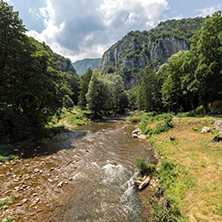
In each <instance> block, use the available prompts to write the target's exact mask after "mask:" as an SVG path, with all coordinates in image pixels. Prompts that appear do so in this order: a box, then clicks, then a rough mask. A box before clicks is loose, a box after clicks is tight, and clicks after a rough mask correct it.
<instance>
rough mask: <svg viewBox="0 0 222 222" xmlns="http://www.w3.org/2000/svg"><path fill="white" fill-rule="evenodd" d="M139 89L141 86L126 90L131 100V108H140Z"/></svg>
mask: <svg viewBox="0 0 222 222" xmlns="http://www.w3.org/2000/svg"><path fill="white" fill-rule="evenodd" d="M139 90H140V87H139V86H137V87H133V88H131V89H129V90H127V91H126V93H127V96H128V101H129V105H128V107H129V109H130V110H135V109H137V108H138V98H139Z"/></svg>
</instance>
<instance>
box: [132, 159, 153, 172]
mask: <svg viewBox="0 0 222 222" xmlns="http://www.w3.org/2000/svg"><path fill="white" fill-rule="evenodd" d="M136 167H137V169H138V170H139V171H140V174H141V175H152V174H153V173H155V172H156V167H155V165H154V164H150V163H146V158H145V157H144V156H142V157H141V158H136Z"/></svg>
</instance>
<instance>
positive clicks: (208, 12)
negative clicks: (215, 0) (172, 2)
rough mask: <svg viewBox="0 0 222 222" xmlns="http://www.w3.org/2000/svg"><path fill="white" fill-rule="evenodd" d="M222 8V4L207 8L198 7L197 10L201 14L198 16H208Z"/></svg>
mask: <svg viewBox="0 0 222 222" xmlns="http://www.w3.org/2000/svg"><path fill="white" fill-rule="evenodd" d="M220 8H222V4H221V5H217V6H216V7H215V6H211V7H208V8H205V9H198V10H196V11H199V12H200V14H198V16H200V17H206V16H207V15H210V16H211V15H212V14H213V13H214V12H216V11H218V10H219V9H220Z"/></svg>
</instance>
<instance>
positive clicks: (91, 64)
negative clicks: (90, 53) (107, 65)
mask: <svg viewBox="0 0 222 222" xmlns="http://www.w3.org/2000/svg"><path fill="white" fill-rule="evenodd" d="M100 61H101V59H100V58H98V59H83V60H78V61H76V62H74V63H73V64H72V65H73V66H74V68H75V69H76V72H77V73H78V75H79V76H82V75H83V74H84V73H85V72H86V71H87V70H88V69H91V70H94V69H98V68H99V63H100Z"/></svg>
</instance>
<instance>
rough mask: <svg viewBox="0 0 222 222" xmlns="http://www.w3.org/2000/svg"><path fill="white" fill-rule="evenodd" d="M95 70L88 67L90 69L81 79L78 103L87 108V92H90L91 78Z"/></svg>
mask: <svg viewBox="0 0 222 222" xmlns="http://www.w3.org/2000/svg"><path fill="white" fill-rule="evenodd" d="M92 73H93V71H92V70H91V69H88V71H87V72H86V73H85V74H84V75H83V76H82V77H81V79H80V86H79V89H80V92H79V102H78V105H79V106H80V107H81V108H82V109H86V105H87V100H86V94H87V92H88V87H89V82H90V80H91V77H92Z"/></svg>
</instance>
